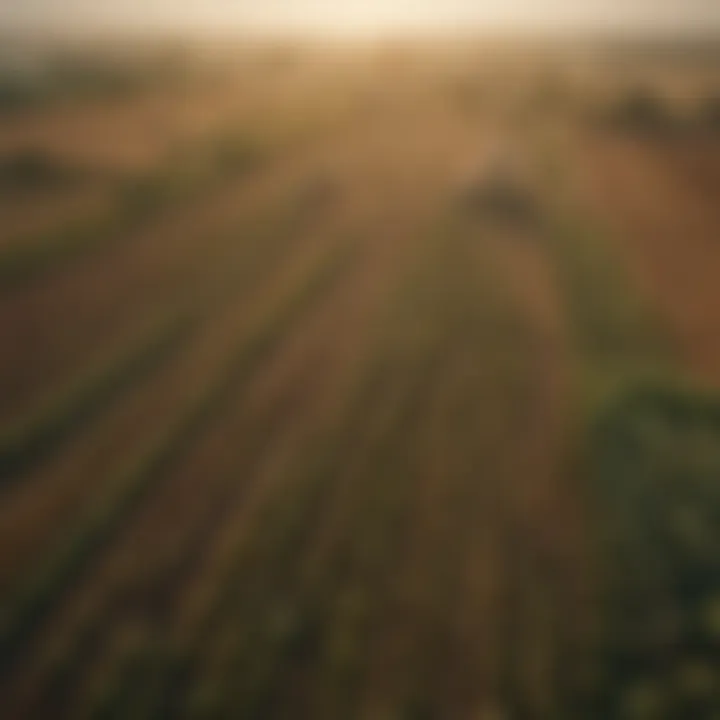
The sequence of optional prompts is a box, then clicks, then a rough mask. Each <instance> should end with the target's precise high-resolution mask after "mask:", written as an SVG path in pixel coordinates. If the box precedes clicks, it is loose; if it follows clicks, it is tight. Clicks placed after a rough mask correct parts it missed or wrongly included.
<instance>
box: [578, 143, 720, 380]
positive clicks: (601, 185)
mask: <svg viewBox="0 0 720 720" xmlns="http://www.w3.org/2000/svg"><path fill="white" fill-rule="evenodd" d="M581 152H582V154H583V156H584V157H585V158H586V160H585V161H584V162H582V163H580V162H578V163H576V165H577V167H578V172H579V173H581V174H580V177H581V178H583V186H584V187H585V194H586V197H587V198H588V200H589V203H591V205H592V207H593V208H594V209H595V212H597V213H598V214H599V215H600V216H601V217H606V218H608V222H609V223H610V224H611V225H612V229H613V230H614V233H615V235H616V236H617V237H618V238H621V239H622V240H623V242H622V243H617V247H615V248H614V250H615V251H616V252H617V253H618V254H620V255H621V256H622V257H624V258H626V261H627V262H626V265H627V267H628V270H629V273H630V277H631V279H632V281H633V283H634V285H635V286H637V288H638V290H639V292H640V293H641V294H642V297H643V298H645V299H646V301H647V302H648V303H649V304H651V306H652V307H653V309H654V311H655V313H656V315H657V316H658V318H659V320H660V321H661V322H662V324H663V326H664V327H665V328H666V330H667V334H668V335H669V336H670V340H671V342H672V348H671V351H672V353H673V354H674V355H675V357H676V358H677V360H679V361H680V362H681V363H682V364H683V366H685V367H687V368H688V369H689V370H690V372H692V373H693V374H694V375H695V376H696V377H698V378H701V379H703V380H706V381H707V382H709V383H711V384H712V385H716V384H717V383H718V381H720V376H718V367H720V366H719V365H718V360H720V345H719V344H718V341H717V338H718V327H720V316H719V315H718V312H717V309H716V308H717V302H716V299H717V282H716V273H715V268H716V266H717V262H716V260H718V259H720V258H719V257H718V245H717V242H716V240H717V237H718V232H720V215H719V214H718V212H717V202H716V201H715V197H714V196H712V195H711V194H706V193H703V192H698V190H697V188H698V186H700V185H703V184H704V183H707V182H708V179H707V177H706V173H710V172H712V169H713V165H712V162H711V158H710V157H706V158H705V162H704V163H702V162H700V161H698V160H697V158H693V155H692V150H687V149H683V148H682V146H680V147H678V148H673V147H670V148H664V147H663V146H662V144H660V146H659V147H658V146H655V145H653V141H652V140H644V141H637V140H635V141H634V140H632V139H630V140H628V139H626V138H620V139H617V138H612V137H611V138H603V137H601V138H599V139H596V138H590V139H589V140H586V141H585V143H584V144H583V149H582V151H581ZM679 238H681V239H682V252H681V253H678V251H677V250H678V246H677V243H678V239H679Z"/></svg>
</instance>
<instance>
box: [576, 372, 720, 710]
mask: <svg viewBox="0 0 720 720" xmlns="http://www.w3.org/2000/svg"><path fill="white" fill-rule="evenodd" d="M587 452H588V457H587V463H586V467H587V469H588V474H589V480H590V490H591V494H592V497H593V500H594V503H595V505H596V517H597V530H598V533H599V538H600V547H601V554H602V556H603V559H604V567H605V582H606V585H605V588H606V609H607V616H606V619H605V632H604V637H603V642H602V657H603V668H604V676H603V682H602V687H601V688H600V698H599V708H600V710H601V714H600V715H599V717H613V718H614V717H633V718H634V717H638V718H645V717H647V718H661V717H662V718H686V717H711V716H714V715H713V713H717V712H718V711H720V675H719V674H718V671H717V668H718V667H720V632H718V630H719V629H720V628H718V624H717V617H718V615H717V608H718V607H720V606H719V605H718V601H719V600H720V398H718V397H716V396H714V395H709V394H705V393H700V392H697V391H695V390H692V389H689V388H686V387H683V386H681V385H680V384H678V383H675V382H672V381H670V380H665V381H662V380H645V381H634V382H632V383H630V384H628V385H626V386H625V387H622V388H619V389H618V390H617V391H616V392H615V393H614V394H613V395H612V396H611V397H609V398H608V399H607V401H606V403H605V404H604V406H603V407H602V408H600V409H599V410H598V412H597V414H596V416H595V418H594V419H593V421H592V423H591V425H590V431H589V439H588V451H587Z"/></svg>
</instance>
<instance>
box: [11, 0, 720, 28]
mask: <svg viewBox="0 0 720 720" xmlns="http://www.w3.org/2000/svg"><path fill="white" fill-rule="evenodd" d="M99 24H101V25H104V26H110V27H123V26H128V25H129V26H132V27H135V28H143V27H147V28H152V27H161V28H162V27H169V28H176V27H183V28H187V27H197V28H218V29H228V30H232V29H235V28H238V29H244V28H249V27H258V26H260V27H266V26H269V27H281V28H296V29H297V28H314V29H321V30H329V31H336V32H360V33H363V32H365V33H368V32H370V33H372V32H375V31H378V30H380V31H392V30H396V29H401V30H402V29H404V30H407V29H414V28H417V29H432V28H435V27H437V28H447V27H451V28H452V27H459V28H468V27H473V26H478V27H480V28H483V27H485V28H490V29H492V28H498V27H499V28H510V29H512V28H516V29H522V30H528V29H533V28H538V29H547V28H551V29H552V28H567V27H578V26H580V27H585V28H606V27H616V28H617V27H619V28H627V29H633V28H638V29H652V28H659V29H663V30H673V29H677V30H681V29H683V30H684V29H688V28H699V29H708V28H713V29H716V30H720V0H334V1H333V0H0V29H3V28H6V29H7V28H11V27H13V26H16V27H17V26H26V25H30V26H37V25H42V26H45V27H47V26H49V27H69V28H71V29H82V28H90V27H96V26H97V25H99Z"/></svg>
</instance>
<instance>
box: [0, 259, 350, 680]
mask: <svg viewBox="0 0 720 720" xmlns="http://www.w3.org/2000/svg"><path fill="white" fill-rule="evenodd" d="M347 261H348V255H347V254H344V253H340V254H338V253H337V251H334V252H332V253H330V254H329V255H328V257H326V258H325V259H324V260H323V261H322V262H321V263H320V265H319V267H317V268H313V269H312V270H311V271H310V273H309V275H308V276H306V277H304V278H302V280H301V281H300V283H299V287H296V288H294V289H293V291H292V292H290V293H289V294H288V296H284V297H282V299H281V301H280V302H278V304H277V305H276V306H274V307H273V308H272V310H271V311H270V312H269V313H268V314H267V315H266V316H265V317H263V318H262V319H261V320H260V321H259V322H258V324H257V326H256V327H255V328H254V329H253V330H251V332H250V334H249V336H248V337H247V338H243V340H242V342H240V343H239V345H238V346H237V347H236V348H235V349H234V351H233V352H232V353H231V354H230V356H229V357H228V358H227V361H226V363H225V365H224V368H223V369H222V370H221V371H220V372H219V373H218V374H217V376H215V377H213V378H211V379H209V380H208V384H207V386H206V387H205V388H204V389H203V391H202V392H201V394H200V396H199V397H198V398H197V399H196V401H195V402H194V404H193V405H192V406H191V408H190V409H189V410H188V412H187V413H186V414H185V415H184V416H182V417H180V418H177V419H176V420H175V421H174V422H173V423H171V424H170V425H169V426H168V427H167V428H166V429H165V431H164V432H162V433H161V435H160V437H159V438H158V439H157V440H156V441H155V442H154V443H152V444H151V446H150V447H149V448H148V449H147V450H145V451H144V452H143V454H142V455H141V456H140V457H137V458H135V459H134V460H133V461H132V462H131V464H130V465H129V466H128V467H127V468H125V469H124V470H122V471H121V472H120V473H119V474H118V475H117V476H116V477H115V478H114V479H113V480H112V481H110V483H109V485H108V490H107V492H106V495H105V497H104V498H103V500H102V501H101V502H99V503H98V505H97V506H96V507H95V508H94V510H93V512H92V513H90V514H89V515H88V516H87V517H86V518H85V519H84V521H82V522H81V523H80V525H79V526H78V527H77V528H76V529H75V531H74V532H73V534H72V535H71V537H70V538H69V539H68V541H67V542H66V543H64V544H63V545H62V546H61V547H60V548H59V549H58V551H57V552H56V553H55V554H54V555H53V556H51V558H50V559H49V560H48V561H47V562H46V563H44V564H43V567H42V568H41V570H40V571H39V572H38V573H37V575H36V576H35V577H34V578H33V579H32V580H31V581H30V582H29V583H28V584H27V585H26V586H25V587H23V588H22V589H21V590H20V591H19V593H17V594H16V595H15V596H14V597H12V598H11V599H10V602H8V603H7V605H5V608H4V612H3V618H2V624H1V625H0V658H1V660H2V667H3V668H6V667H9V666H10V665H11V664H12V662H13V659H14V658H15V656H16V654H17V653H18V651H19V650H20V649H21V648H22V647H23V646H25V645H26V643H27V641H28V638H29V637H30V636H31V634H32V633H33V631H34V630H35V629H36V628H37V627H38V624H39V622H40V621H41V619H42V618H43V617H44V616H45V614H46V612H47V611H48V610H49V609H50V608H51V607H52V604H53V602H54V601H55V600H56V598H57V596H58V594H59V593H61V592H62V591H63V590H64V589H65V588H67V587H68V586H69V584H70V583H71V582H72V580H73V579H74V578H75V577H76V576H77V575H78V574H79V573H80V572H81V571H82V570H83V568H84V567H85V566H86V565H87V564H88V563H89V562H90V560H91V559H92V557H94V556H95V555H96V554H97V553H99V552H100V550H101V549H102V548H103V547H104V546H106V545H107V543H108V542H109V541H110V540H111V538H112V537H113V536H114V535H115V533H116V532H117V531H118V530H119V528H120V527H121V526H122V524H123V522H124V521H125V520H126V518H127V517H128V515H129V514H130V513H131V512H132V511H133V510H134V508H136V507H137V506H138V504H139V503H140V502H141V500H142V499H143V498H144V497H145V496H146V494H147V492H148V491H149V490H150V488H151V486H152V485H153V483H154V482H155V481H157V480H158V479H159V478H160V477H161V476H162V475H163V474H164V473H165V472H167V470H168V469H169V468H170V467H171V466H172V465H173V464H174V463H177V462H179V461H180V459H181V457H182V455H183V452H184V450H185V449H186V448H187V447H188V446H189V445H190V444H191V442H192V440H193V439H194V438H195V436H196V435H197V434H198V433H199V432H201V431H202V428H203V427H204V426H205V424H206V422H207V421H208V418H209V417H211V416H212V414H213V413H214V412H216V411H217V410H218V408H219V406H220V405H221V404H222V403H223V402H224V401H225V399H226V397H227V390H228V388H229V387H231V386H232V385H235V384H236V383H241V382H243V381H244V380H245V379H247V377H249V375H250V374H251V373H252V372H254V371H255V370H256V369H257V368H258V367H259V366H260V364H261V363H262V362H263V360H264V359H265V358H266V357H267V355H268V354H269V353H270V352H271V351H272V349H273V348H274V347H275V345H276V343H277V342H278V340H279V338H280V337H281V335H282V334H283V333H284V332H286V331H287V330H288V328H289V327H290V326H291V324H292V323H293V322H294V321H296V320H297V318H298V317H299V316H300V315H301V314H302V312H303V311H304V310H305V309H306V308H308V307H309V306H310V305H311V303H312V302H313V301H314V300H315V299H316V298H317V297H318V296H319V295H320V294H321V293H322V292H323V291H324V290H326V289H327V288H328V287H329V286H330V284H331V283H334V282H337V281H338V280H339V278H340V277H341V273H340V270H341V269H342V268H343V267H344V266H346V265H347Z"/></svg>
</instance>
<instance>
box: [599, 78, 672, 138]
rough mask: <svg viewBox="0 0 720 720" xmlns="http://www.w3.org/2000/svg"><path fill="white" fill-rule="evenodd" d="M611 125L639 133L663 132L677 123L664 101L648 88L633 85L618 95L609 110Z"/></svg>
mask: <svg viewBox="0 0 720 720" xmlns="http://www.w3.org/2000/svg"><path fill="white" fill-rule="evenodd" d="M609 120H610V122H611V124H612V125H614V126H615V127H618V128H620V129H623V130H629V131H632V132H641V133H655V132H665V131H668V130H671V129H673V128H674V127H675V126H676V124H677V118H676V117H675V116H674V114H673V113H672V111H671V110H670V108H669V107H668V105H667V103H666V101H665V100H664V99H663V98H662V97H660V96H659V95H658V94H657V93H655V92H654V91H653V90H651V89H649V88H641V87H635V88H632V89H630V90H628V91H627V92H626V93H625V94H624V95H623V96H622V97H620V98H619V99H618V100H617V101H616V102H615V104H614V105H613V107H612V108H611V110H610V112H609Z"/></svg>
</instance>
